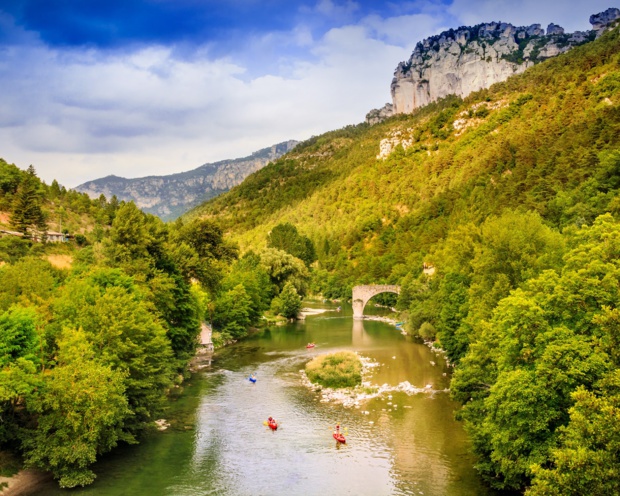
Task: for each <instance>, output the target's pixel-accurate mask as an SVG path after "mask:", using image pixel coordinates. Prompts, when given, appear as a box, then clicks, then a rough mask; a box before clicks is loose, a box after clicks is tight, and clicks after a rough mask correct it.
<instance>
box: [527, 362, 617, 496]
mask: <svg viewBox="0 0 620 496" xmlns="http://www.w3.org/2000/svg"><path fill="white" fill-rule="evenodd" d="M601 386H602V387H601V388H600V389H599V390H598V391H588V390H587V389H586V388H584V387H581V388H579V389H577V390H576V391H575V392H574V393H573V394H572V398H573V400H574V402H575V404H574V406H573V407H572V408H571V409H570V411H569V412H570V423H569V424H568V425H567V426H566V427H565V428H563V429H561V431H560V441H561V442H560V446H559V447H557V448H554V449H553V450H552V458H551V463H550V464H545V465H542V464H537V465H534V466H533V467H532V470H533V473H534V476H535V477H534V481H533V484H532V487H531V488H530V489H529V490H528V491H526V494H527V495H528V496H578V495H579V496H581V495H582V494H590V495H592V496H603V495H607V494H619V493H620V448H619V447H620V372H619V371H618V370H615V371H613V372H612V373H610V374H609V376H607V377H606V378H605V379H604V380H603V381H602V383H601Z"/></svg>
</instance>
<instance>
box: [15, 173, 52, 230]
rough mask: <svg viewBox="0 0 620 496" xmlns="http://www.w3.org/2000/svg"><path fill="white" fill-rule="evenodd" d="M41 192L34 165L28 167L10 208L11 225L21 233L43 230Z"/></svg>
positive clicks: (43, 218)
mask: <svg viewBox="0 0 620 496" xmlns="http://www.w3.org/2000/svg"><path fill="white" fill-rule="evenodd" d="M42 204H43V192H42V190H41V183H40V181H39V178H38V177H37V175H36V172H35V170H34V167H33V166H32V165H31V166H30V167H28V171H27V173H26V174H24V176H23V178H22V181H21V182H20V184H19V187H18V188H17V192H16V193H15V198H14V200H13V205H12V209H11V219H10V222H11V226H12V227H13V229H15V230H16V231H19V232H21V233H23V234H37V233H38V232H45V231H46V230H47V225H46V223H45V216H44V215H43V210H42V209H41V206H42Z"/></svg>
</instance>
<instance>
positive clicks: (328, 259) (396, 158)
mask: <svg viewBox="0 0 620 496" xmlns="http://www.w3.org/2000/svg"><path fill="white" fill-rule="evenodd" d="M619 54H620V32H619V30H618V28H616V29H614V30H612V31H610V32H608V33H607V34H605V35H604V36H602V37H601V38H600V39H598V40H596V41H593V42H591V43H588V44H586V45H583V46H581V47H578V48H575V49H573V50H572V51H570V52H569V53H567V54H565V55H561V56H558V57H557V58H555V59H552V60H549V61H547V62H544V63H542V64H540V65H538V66H536V67H534V68H531V69H529V70H528V71H526V72H525V73H524V74H522V75H519V76H515V77H513V78H511V79H509V80H508V81H506V82H505V83H501V84H497V85H495V86H493V87H491V88H490V89H489V90H484V91H480V92H478V93H475V94H473V95H471V96H470V97H468V98H467V99H465V100H460V99H457V98H448V99H445V100H443V101H440V102H438V103H436V104H433V105H430V106H427V107H425V108H423V109H420V110H418V111H417V112H415V113H414V114H412V115H410V116H399V117H396V118H392V119H389V120H387V121H385V122H383V123H381V124H379V125H376V126H372V127H369V126H367V125H365V124H363V125H358V126H350V127H346V128H343V129H340V130H337V131H333V132H330V133H326V134H324V135H322V136H318V137H314V138H312V139H310V140H308V141H307V142H305V143H302V144H300V145H299V146H298V147H297V148H295V150H294V151H293V152H292V153H289V154H288V155H286V156H285V157H283V158H282V159H280V160H278V161H277V162H276V163H274V164H271V165H269V166H268V167H266V168H265V169H263V170H261V171H259V172H257V173H256V174H254V175H252V176H250V177H249V178H248V179H246V181H245V182H244V183H243V184H242V185H240V186H238V187H236V188H234V189H233V190H231V191H230V192H229V193H228V194H226V195H223V196H221V197H219V198H217V199H215V200H213V201H211V202H209V203H206V204H204V205H202V206H201V207H199V208H197V209H195V210H194V211H193V212H191V213H190V215H189V216H188V218H209V219H213V220H216V221H217V222H218V223H219V224H220V225H222V226H223V228H224V229H225V231H226V232H230V233H231V234H232V235H233V237H234V239H236V240H238V241H239V243H240V246H241V250H242V252H243V251H244V250H246V249H249V248H252V249H256V248H257V247H261V246H263V245H264V244H265V242H266V240H267V239H268V237H267V234H268V233H269V231H270V230H272V229H273V228H274V227H275V226H277V225H282V224H286V223H291V224H293V225H294V226H296V228H297V229H298V231H299V233H301V234H302V235H303V236H307V237H308V238H309V239H311V240H312V242H313V243H314V246H315V247H316V256H317V258H318V261H317V262H315V263H314V264H313V269H312V271H313V278H312V280H313V284H312V288H311V289H312V290H313V291H315V292H317V293H319V292H320V293H322V294H323V295H324V296H327V297H344V298H350V296H351V287H352V286H353V285H355V284H360V283H390V284H400V285H401V286H402V292H401V295H400V297H399V300H398V302H397V306H398V308H399V310H401V311H402V314H403V317H404V320H406V328H407V329H408V331H409V332H410V333H412V334H417V335H421V336H422V337H424V338H425V339H428V340H430V341H434V342H435V345H436V346H438V347H441V348H443V349H445V350H446V352H447V354H448V356H449V358H450V359H451V360H452V362H453V363H454V364H455V374H454V378H453V381H452V387H451V392H452V395H453V397H454V398H455V399H457V400H458V401H460V402H461V403H462V404H463V405H464V407H463V408H462V409H461V410H460V411H459V416H460V418H462V419H463V420H464V422H465V426H466V429H467V430H468V432H469V433H470V436H471V438H472V439H473V443H474V449H475V451H476V453H477V455H478V456H479V463H478V465H477V467H478V469H479V471H480V473H481V474H482V475H483V477H484V478H485V479H486V480H487V481H488V482H489V484H491V485H492V486H494V487H496V488H500V489H517V490H527V492H528V494H532V495H534V494H535V495H550V494H554V495H555V494H557V495H567V494H575V495H577V494H580V495H583V494H619V493H620V472H619V470H620V469H619V467H620V375H619V373H618V367H619V366H620V325H619V322H620V316H619V315H620V309H619V308H618V301H620V300H619V296H620V295H619V294H618V288H619V287H620V272H619V270H618V269H619V268H620V222H619V221H618V215H619V214H620V203H619V201H618V193H619V192H620V55H619ZM379 154H381V155H382V157H378V155H379ZM423 263H427V264H433V265H434V266H435V269H436V271H435V274H434V275H433V276H430V277H429V276H426V275H424V274H423V273H422V266H423Z"/></svg>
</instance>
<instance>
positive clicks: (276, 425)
mask: <svg viewBox="0 0 620 496" xmlns="http://www.w3.org/2000/svg"><path fill="white" fill-rule="evenodd" d="M267 425H268V426H269V428H270V429H271V430H272V431H275V430H278V424H277V422H267Z"/></svg>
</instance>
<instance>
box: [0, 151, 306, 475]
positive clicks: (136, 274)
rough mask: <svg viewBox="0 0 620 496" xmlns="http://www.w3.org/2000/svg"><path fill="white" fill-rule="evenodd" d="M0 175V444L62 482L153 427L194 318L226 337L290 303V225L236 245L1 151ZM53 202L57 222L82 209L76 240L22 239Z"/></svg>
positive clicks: (40, 223) (74, 223) (190, 349)
mask: <svg viewBox="0 0 620 496" xmlns="http://www.w3.org/2000/svg"><path fill="white" fill-rule="evenodd" d="M2 186H5V187H4V188H2V193H1V195H0V203H2V205H3V208H4V209H6V210H7V211H8V212H9V218H10V223H11V226H12V227H13V228H14V229H16V230H19V231H20V232H21V233H22V234H24V236H21V237H19V236H7V237H3V238H1V239H0V259H1V262H2V265H1V266H0V417H1V419H2V421H1V422H0V447H1V448H2V449H4V450H9V451H13V452H15V453H18V454H20V455H21V456H22V457H23V460H24V462H25V464H26V465H27V466H31V467H37V468H41V469H44V470H48V471H51V472H52V473H53V474H54V477H56V478H57V479H58V481H59V483H60V485H61V486H62V487H74V486H77V485H87V484H90V483H91V482H93V480H94V478H95V474H94V473H93V471H92V470H91V468H90V466H91V465H92V464H93V463H94V462H95V461H96V459H97V458H98V456H99V455H101V454H102V453H105V452H107V451H109V450H111V449H112V448H114V447H115V446H116V445H118V443H121V442H123V443H136V442H138V441H139V439H140V436H141V435H142V434H143V432H144V431H146V430H148V429H152V428H153V422H154V420H156V419H157V418H159V415H161V412H162V411H163V409H164V407H165V398H166V394H167V393H168V391H169V390H170V388H171V387H173V386H174V385H175V384H179V383H180V382H181V381H182V380H183V376H184V374H186V370H187V364H188V360H189V359H190V358H191V357H192V356H193V354H194V352H195V347H196V345H197V336H198V333H199V330H200V323H201V322H202V321H206V322H211V323H213V325H214V328H215V330H216V331H217V332H216V333H215V336H216V338H217V340H218V341H219V342H226V341H229V340H231V339H238V338H240V337H243V336H244V335H246V334H247V332H248V328H249V327H250V326H252V325H256V324H257V323H258V321H259V319H260V318H261V316H262V315H263V313H264V312H266V311H270V309H271V310H272V313H274V314H281V315H283V316H284V317H286V318H290V317H294V316H295V315H296V314H297V312H298V311H299V309H300V306H301V303H300V302H301V297H302V296H303V295H304V294H305V292H306V290H307V284H308V283H307V280H308V267H307V265H306V264H305V263H304V261H302V260H301V259H300V258H298V257H296V256H293V255H291V254H290V253H288V252H287V251H284V250H282V249H278V247H280V248H285V249H288V250H289V251H292V252H294V253H296V254H297V255H303V254H305V255H306V262H308V263H311V261H312V257H313V255H312V253H313V251H312V247H311V246H310V245H308V243H307V241H306V239H305V238H304V237H303V236H300V235H298V234H297V232H296V230H295V228H292V226H281V227H279V228H277V229H274V232H273V239H272V240H271V239H270V242H269V246H270V247H269V248H268V249H265V250H263V251H262V252H261V253H258V254H257V253H254V252H248V253H246V254H245V255H244V256H243V257H241V258H239V252H238V248H237V247H236V246H235V245H234V244H233V243H231V242H228V241H227V240H226V239H224V237H223V234H222V231H221V229H220V228H219V227H218V226H217V225H215V224H213V223H212V222H210V221H207V220H194V221H191V222H188V223H183V222H182V221H178V222H176V223H175V224H165V223H163V222H162V221H161V220H160V219H158V218H156V217H154V216H151V215H147V214H144V213H143V212H141V211H140V210H139V209H138V208H137V207H136V206H135V205H134V204H133V203H124V202H120V203H119V202H117V201H114V202H107V200H105V198H100V199H99V200H96V201H92V200H90V199H88V197H86V195H80V194H79V193H74V192H67V191H66V190H64V188H59V187H58V185H57V183H55V184H53V185H52V186H47V185H45V184H43V183H42V182H41V181H40V180H39V179H38V178H37V177H36V173H35V171H34V169H33V168H30V169H29V170H28V171H27V172H23V171H20V170H19V169H18V168H17V167H15V166H14V165H11V164H7V163H6V162H4V161H1V162H0V187H2ZM26 194H27V196H28V197H29V201H30V202H31V205H30V207H33V208H30V209H29V210H25V209H24V208H23V205H22V201H23V198H24V197H25V196H26ZM76 206H78V207H79V208H80V209H81V212H76ZM59 212H60V213H62V215H64V216H65V217H66V222H65V225H68V226H70V227H73V228H76V229H77V228H79V227H80V225H79V222H85V220H84V219H85V218H86V219H87V221H86V222H89V224H87V225H85V226H82V227H83V229H84V234H82V235H81V236H82V237H81V239H80V238H77V239H78V240H79V243H75V242H72V243H64V244H54V245H52V244H49V243H47V244H46V243H37V242H34V241H33V240H32V239H31V238H32V235H33V233H34V232H39V231H44V230H45V229H46V228H47V223H48V222H50V220H51V219H54V218H55V217H56V216H57V215H59ZM291 228H292V230H291ZM280 231H285V232H286V237H285V238H284V239H283V238H282V236H280V237H278V233H279V232H280ZM291 241H292V242H293V244H292V245H289V244H287V243H289V242H291ZM78 245H81V246H78ZM296 250H297V251H296ZM299 250H302V251H299ZM63 257H64V258H63ZM58 259H64V260H69V261H70V262H69V263H67V264H66V265H65V266H64V267H63V266H61V267H59V266H58V263H57V260H58ZM50 261H51V262H56V263H54V264H53V263H50Z"/></svg>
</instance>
